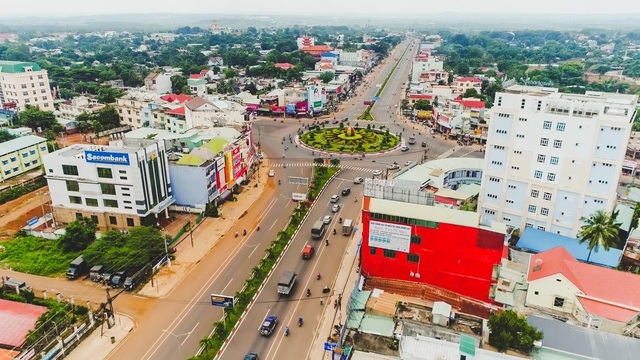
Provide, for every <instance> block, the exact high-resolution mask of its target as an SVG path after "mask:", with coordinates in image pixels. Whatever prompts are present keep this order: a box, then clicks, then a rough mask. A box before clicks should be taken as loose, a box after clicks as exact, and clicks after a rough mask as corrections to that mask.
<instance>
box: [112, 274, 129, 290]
mask: <svg viewBox="0 0 640 360" xmlns="http://www.w3.org/2000/svg"><path fill="white" fill-rule="evenodd" d="M126 277H127V272H126V271H118V272H116V273H115V274H113V276H112V277H111V287H112V288H114V289H117V288H119V287H122V284H124V280H125V279H126Z"/></svg>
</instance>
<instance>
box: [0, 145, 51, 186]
mask: <svg viewBox="0 0 640 360" xmlns="http://www.w3.org/2000/svg"><path fill="white" fill-rule="evenodd" d="M48 153H49V151H48V149H47V139H44V138H41V137H38V136H34V135H27V136H22V137H19V138H17V139H13V140H9V141H5V142H3V143H0V181H5V180H7V179H10V178H12V177H15V176H18V175H20V174H24V173H26V172H28V171H32V170H39V169H40V166H41V165H42V157H43V156H45V155H46V154H48Z"/></svg>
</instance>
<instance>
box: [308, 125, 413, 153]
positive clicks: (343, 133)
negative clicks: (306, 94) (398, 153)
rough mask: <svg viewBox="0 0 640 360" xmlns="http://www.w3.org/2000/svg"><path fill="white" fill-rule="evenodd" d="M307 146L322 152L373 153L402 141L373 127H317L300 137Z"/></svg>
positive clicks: (390, 147) (387, 131) (392, 146)
mask: <svg viewBox="0 0 640 360" xmlns="http://www.w3.org/2000/svg"><path fill="white" fill-rule="evenodd" d="M300 140H301V141H302V142H303V143H304V144H305V145H307V146H310V147H313V148H316V149H318V150H321V151H329V152H342V153H372V152H380V151H386V150H390V149H393V148H394V147H396V146H397V145H398V144H399V142H400V139H398V138H397V137H396V136H395V135H393V134H391V133H389V130H388V129H387V130H386V131H382V130H375V129H373V128H372V127H371V125H367V128H359V127H358V126H357V125H356V126H346V127H345V126H343V124H342V123H341V124H340V126H339V127H334V128H320V127H315V128H312V129H311V130H309V131H308V132H306V133H303V134H302V135H301V136H300Z"/></svg>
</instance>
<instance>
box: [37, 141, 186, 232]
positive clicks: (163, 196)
mask: <svg viewBox="0 0 640 360" xmlns="http://www.w3.org/2000/svg"><path fill="white" fill-rule="evenodd" d="M43 164H44V168H45V176H46V178H47V183H48V185H49V193H50V194H51V201H52V209H53V211H52V212H53V217H54V220H55V221H56V223H58V224H60V225H64V224H68V223H70V222H71V221H73V220H75V219H77V218H80V217H87V218H90V219H92V220H93V221H94V222H95V223H96V224H97V225H98V227H99V228H100V229H127V228H130V227H133V226H139V225H155V224H157V221H158V217H159V216H167V211H168V208H169V205H171V204H172V203H173V202H174V201H175V199H174V198H173V196H172V195H171V184H170V180H169V170H168V168H169V166H168V161H167V154H166V151H165V147H164V142H163V141H156V140H151V139H136V140H129V139H125V141H124V143H123V144H122V145H121V146H100V145H72V146H70V147H67V148H64V149H61V150H58V151H55V152H53V153H50V154H48V155H47V156H45V157H44V159H43Z"/></svg>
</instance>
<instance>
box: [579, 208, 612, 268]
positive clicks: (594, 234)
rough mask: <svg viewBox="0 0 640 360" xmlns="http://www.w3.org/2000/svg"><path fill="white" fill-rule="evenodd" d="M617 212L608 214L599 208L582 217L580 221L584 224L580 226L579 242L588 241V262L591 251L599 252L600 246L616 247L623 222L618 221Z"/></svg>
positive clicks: (606, 247) (606, 248)
mask: <svg viewBox="0 0 640 360" xmlns="http://www.w3.org/2000/svg"><path fill="white" fill-rule="evenodd" d="M616 217H617V212H614V213H613V214H612V215H609V214H607V213H606V212H605V211H603V210H598V211H596V212H595V213H593V214H591V216H589V217H588V218H585V217H582V218H580V221H582V222H583V223H584V224H583V225H582V226H581V227H580V232H579V233H578V242H579V243H580V244H582V243H584V242H586V243H587V244H588V246H587V247H588V248H589V255H588V256H587V262H589V259H590V258H591V252H592V251H593V250H595V251H596V252H598V250H599V249H600V247H603V248H604V250H605V251H608V250H609V248H611V247H614V246H615V245H616V244H617V242H618V230H619V229H620V225H621V223H619V222H616Z"/></svg>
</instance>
